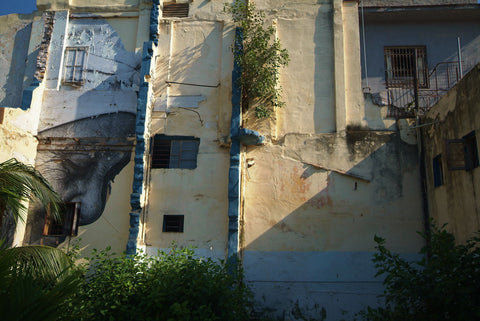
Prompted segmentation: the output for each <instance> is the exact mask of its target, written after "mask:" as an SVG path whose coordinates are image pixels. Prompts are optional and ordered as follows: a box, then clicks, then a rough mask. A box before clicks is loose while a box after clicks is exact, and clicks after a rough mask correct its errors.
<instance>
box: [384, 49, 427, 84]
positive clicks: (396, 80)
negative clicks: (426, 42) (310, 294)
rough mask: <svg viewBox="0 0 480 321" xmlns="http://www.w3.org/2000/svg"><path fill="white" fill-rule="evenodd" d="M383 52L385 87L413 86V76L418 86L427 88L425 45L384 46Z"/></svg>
mask: <svg viewBox="0 0 480 321" xmlns="http://www.w3.org/2000/svg"><path fill="white" fill-rule="evenodd" d="M384 53H385V79H386V84H387V88H394V87H404V86H405V85H409V86H414V80H415V78H416V79H417V86H418V88H428V65H427V49H426V47H425V46H416V47H414V46H407V47H385V48H384ZM415 76H416V77H415Z"/></svg>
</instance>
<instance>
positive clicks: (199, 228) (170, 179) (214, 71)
mask: <svg viewBox="0 0 480 321" xmlns="http://www.w3.org/2000/svg"><path fill="white" fill-rule="evenodd" d="M191 10H192V14H196V13H199V11H195V10H194V9H191ZM173 20H174V19H173ZM232 42H233V28H232V26H231V25H226V24H225V23H224V22H222V21H217V20H216V19H212V17H210V19H209V20H204V21H188V20H186V21H170V20H166V21H164V22H163V23H162V22H161V23H160V32H159V51H158V55H157V56H156V57H155V61H156V73H155V78H154V82H153V84H154V93H155V102H154V106H156V107H154V112H153V114H152V125H151V128H150V131H151V134H152V135H155V134H164V135H180V136H194V137H196V138H199V139H200V146H199V153H198V158H197V168H196V169H151V170H150V173H149V175H150V181H149V183H150V184H149V194H148V197H147V199H148V201H147V202H148V203H147V204H146V211H147V214H146V215H147V216H146V220H145V222H144V225H145V233H146V234H145V236H144V240H143V241H144V242H145V244H146V246H147V250H148V251H150V252H152V253H155V251H156V249H159V248H160V249H163V248H167V247H169V246H170V245H171V244H172V242H173V241H175V242H177V244H179V245H193V246H196V247H198V249H199V251H201V252H202V254H204V255H208V256H213V257H219V258H224V257H225V250H226V241H227V232H228V229H227V209H228V204H227V191H228V167H229V149H228V145H225V142H226V140H227V138H226V137H227V135H228V131H229V127H228V126H229V122H230V113H231V112H230V111H231V103H230V92H231V78H230V77H231V76H230V75H231V68H232V59H233V57H232V54H231V50H230V46H231V43H232ZM167 81H168V82H173V83H171V84H170V85H168V86H167V85H166V82H167ZM192 84H194V85H192ZM192 96H197V97H201V98H200V99H199V101H200V102H199V103H198V107H194V108H185V106H186V105H182V101H186V100H188V99H189V98H188V97H192ZM167 97H170V98H167ZM169 99H171V100H169ZM174 99H176V100H177V103H173V102H172V101H173V100H174ZM182 99H183V100H182ZM162 101H163V102H162ZM178 101H179V102H178ZM157 107H158V108H157ZM164 214H183V215H184V217H185V222H184V224H185V227H184V233H171V232H162V226H163V215H164Z"/></svg>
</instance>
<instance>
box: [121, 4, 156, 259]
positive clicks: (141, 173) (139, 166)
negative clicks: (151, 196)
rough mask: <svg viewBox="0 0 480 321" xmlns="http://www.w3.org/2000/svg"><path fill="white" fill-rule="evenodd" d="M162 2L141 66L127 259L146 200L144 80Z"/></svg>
mask: <svg viewBox="0 0 480 321" xmlns="http://www.w3.org/2000/svg"><path fill="white" fill-rule="evenodd" d="M159 5H160V0H153V6H152V10H151V12H150V39H149V41H146V42H145V43H144V44H143V53H142V66H141V79H142V81H141V83H140V89H139V92H138V99H137V114H136V120H135V138H136V144H135V157H134V162H135V165H134V172H133V185H132V189H133V191H132V194H131V195H130V205H131V211H130V229H129V234H128V241H127V255H129V256H130V255H135V254H136V252H137V238H138V233H139V226H140V215H142V213H143V211H144V209H143V207H142V198H144V190H143V184H144V181H145V180H144V177H145V170H146V166H145V162H144V157H145V154H146V152H147V151H148V148H149V147H148V142H149V140H148V138H145V132H146V130H147V129H148V128H147V124H146V122H147V118H149V117H147V105H148V101H149V99H148V97H149V90H150V89H151V88H150V87H151V86H150V83H148V82H146V81H145V79H147V78H149V77H147V76H148V75H150V70H151V63H152V56H153V50H154V48H155V47H156V46H157V45H158V34H157V30H158V15H159Z"/></svg>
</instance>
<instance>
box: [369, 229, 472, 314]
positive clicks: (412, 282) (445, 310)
mask: <svg viewBox="0 0 480 321" xmlns="http://www.w3.org/2000/svg"><path fill="white" fill-rule="evenodd" d="M422 236H423V237H424V238H425V239H426V240H427V239H428V241H429V242H428V244H429V246H428V247H427V246H426V247H424V248H423V249H422V250H421V251H420V254H422V257H423V258H422V259H421V260H418V261H415V262H409V261H407V260H405V259H403V258H401V257H400V256H399V255H398V254H394V253H392V252H391V251H390V250H388V249H387V248H386V247H385V240H384V239H383V238H381V237H377V236H375V242H376V243H377V247H376V248H377V250H378V253H376V254H375V256H374V259H373V262H374V263H375V267H376V268H377V271H378V272H377V276H380V275H383V276H384V277H385V279H384V281H383V284H384V287H385V292H384V295H383V297H384V298H385V306H384V307H378V308H372V307H368V308H367V309H366V310H365V311H363V312H362V313H361V314H360V315H361V317H362V318H363V320H370V321H377V320H378V321H380V320H381V321H397V320H398V321H400V320H401V321H409V320H412V321H413V320H415V321H423V320H428V321H443V320H455V321H469V320H480V248H479V245H480V243H479V241H480V238H479V237H473V238H471V239H469V240H468V241H467V242H466V243H465V244H464V245H456V244H455V238H454V236H453V235H452V234H451V233H449V232H447V231H446V230H445V226H443V227H442V228H437V227H435V226H433V227H432V232H431V237H430V238H427V236H426V235H424V234H422Z"/></svg>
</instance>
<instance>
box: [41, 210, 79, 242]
mask: <svg viewBox="0 0 480 321" xmlns="http://www.w3.org/2000/svg"><path fill="white" fill-rule="evenodd" d="M79 216H80V203H78V202H66V203H65V210H64V212H63V213H62V214H61V220H60V221H55V220H53V218H52V217H51V216H50V214H49V213H48V211H47V215H46V217H45V225H44V227H43V235H45V236H76V235H77V233H78V218H79Z"/></svg>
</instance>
